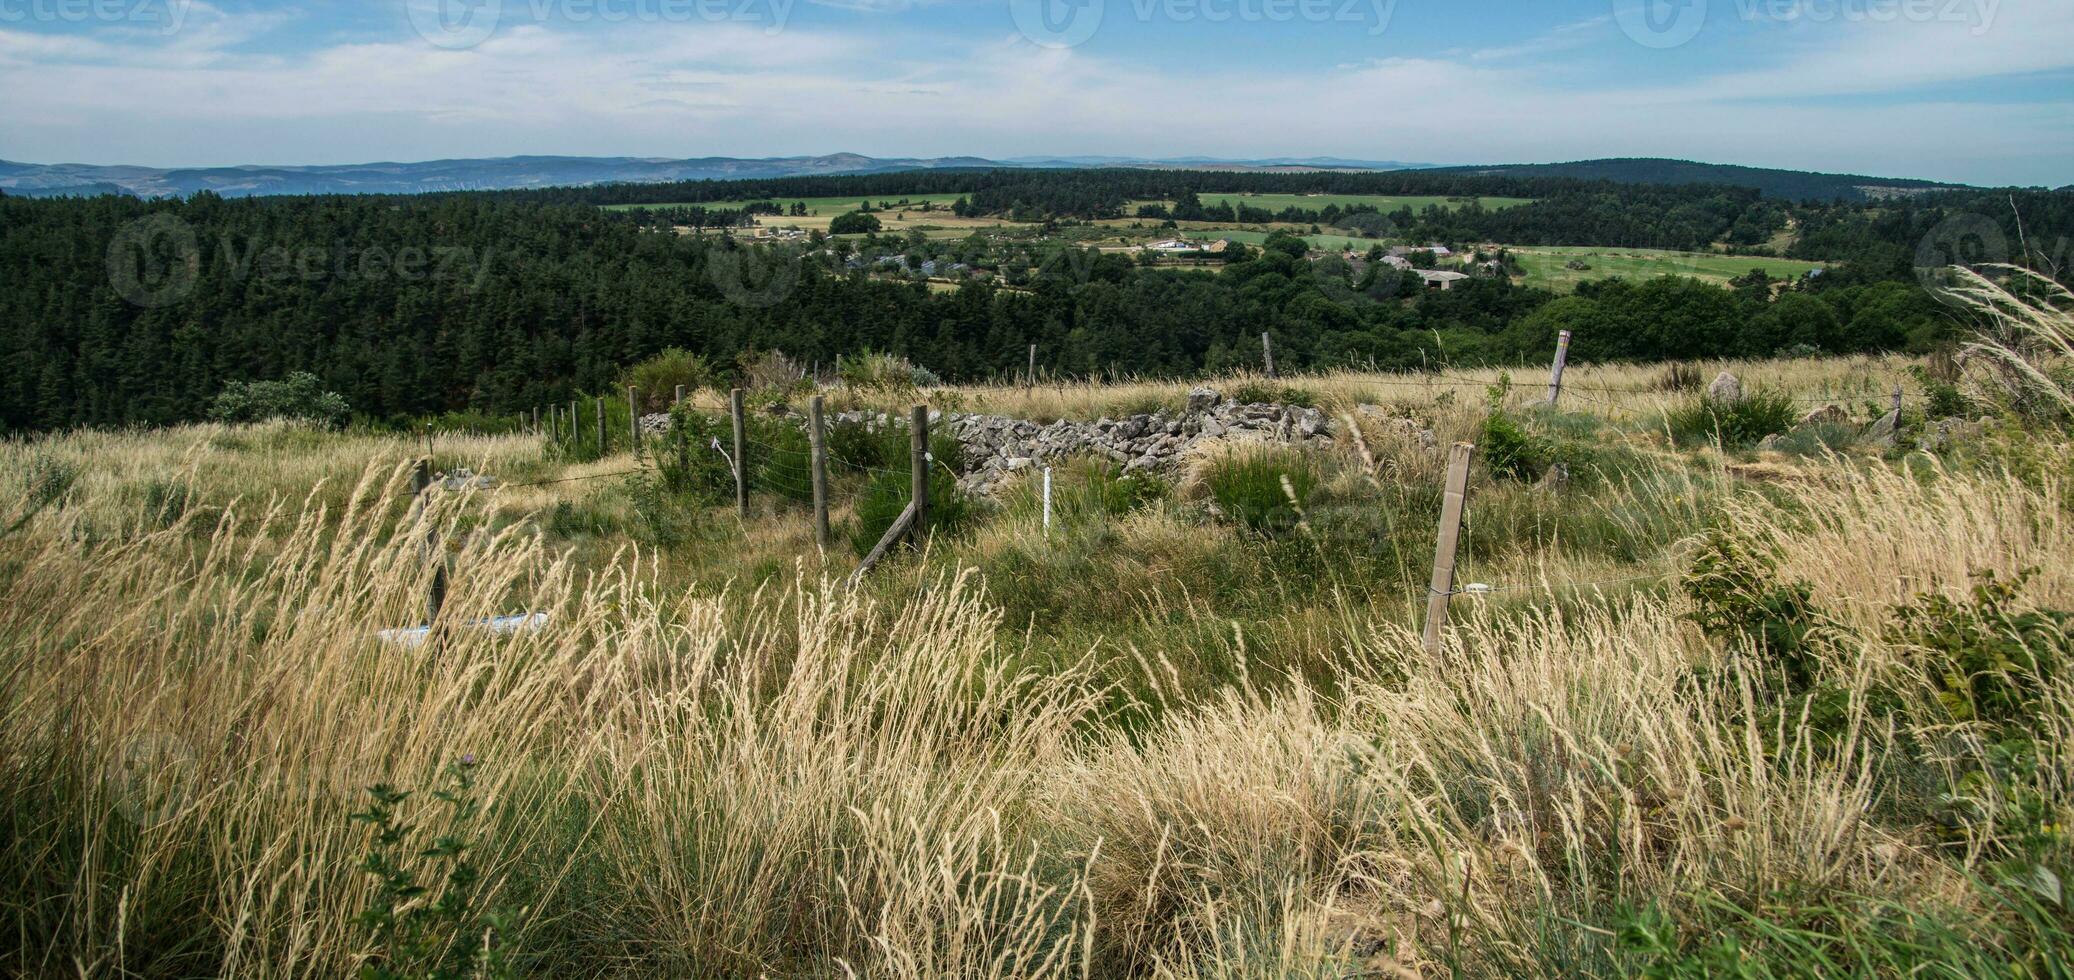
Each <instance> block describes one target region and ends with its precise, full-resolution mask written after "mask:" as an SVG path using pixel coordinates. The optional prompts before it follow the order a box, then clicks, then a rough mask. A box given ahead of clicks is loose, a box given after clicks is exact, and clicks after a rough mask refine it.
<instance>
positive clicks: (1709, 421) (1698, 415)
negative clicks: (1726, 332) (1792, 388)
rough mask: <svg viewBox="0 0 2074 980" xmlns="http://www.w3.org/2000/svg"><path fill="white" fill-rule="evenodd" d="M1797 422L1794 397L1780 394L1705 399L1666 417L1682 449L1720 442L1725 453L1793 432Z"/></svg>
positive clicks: (1675, 409) (1765, 393) (1759, 391)
mask: <svg viewBox="0 0 2074 980" xmlns="http://www.w3.org/2000/svg"><path fill="white" fill-rule="evenodd" d="M1795 421H1797V413H1796V412H1795V411H1794V405H1793V399H1792V397H1790V396H1788V395H1785V394H1783V393H1780V392H1776V391H1765V390H1758V391H1753V392H1751V393H1749V394H1747V395H1744V396H1743V397H1742V398H1740V399H1737V400H1736V401H1733V402H1721V401H1715V400H1714V399H1712V398H1708V397H1706V396H1704V395H1702V396H1700V397H1697V398H1694V399H1692V400H1691V401H1688V402H1686V403H1685V404H1683V405H1680V406H1678V407H1676V408H1673V409H1671V410H1670V411H1668V412H1665V413H1664V427H1665V428H1666V429H1669V430H1670V433H1671V438H1672V440H1673V441H1675V442H1676V443H1677V444H1678V445H1680V446H1697V445H1705V444H1707V443H1710V442H1714V441H1716V440H1718V441H1719V442H1720V443H1721V445H1722V447H1723V448H1725V449H1742V448H1746V447H1749V446H1753V445H1756V444H1757V442H1758V441H1759V440H1761V439H1763V438H1764V437H1765V436H1769V435H1778V434H1780V433H1784V432H1786V431H1787V430H1789V429H1791V428H1793V423H1794V422H1795Z"/></svg>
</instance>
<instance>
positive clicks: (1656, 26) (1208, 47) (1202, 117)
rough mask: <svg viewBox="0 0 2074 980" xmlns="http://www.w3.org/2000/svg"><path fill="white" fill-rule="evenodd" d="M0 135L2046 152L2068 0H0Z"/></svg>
mask: <svg viewBox="0 0 2074 980" xmlns="http://www.w3.org/2000/svg"><path fill="white" fill-rule="evenodd" d="M0 93H5V95H4V97H0V159H7V160H14V161H20V162H32V163H61V162H64V163H95V164H136V165H144V166H224V165H234V164H276V165H280V164H314V163H334V164H335V163H358V162H369V161H379V160H429V159H441V158H456V157H496V156H510V155H518V154H567V155H577V156H653V157H694V156H744V157H769V156H791V155H806V154H823V153H835V152H854V153H864V154H869V155H872V156H924V157H927V156H947V155H972V156H983V157H990V158H996V159H1001V158H1012V157H1024V156H1067V155H1113V156H1128V157H1144V158H1172V157H1179V156H1208V157H1220V158H1260V157H1284V156H1289V157H1311V156H1333V157H1343V158H1353V159H1363V160H1400V161H1410V162H1424V163H1442V164H1475V163H1524V162H1547V161H1558V160H1576V159H1588V158H1597V157H1616V156H1664V157H1678V158H1684V159H1695V160H1704V161H1708V162H1715V163H1736V164H1745V165H1751V166H1768V167H1783V168H1790V169H1804V170H1822V171H1833V172H1848V173H1867V174H1874V175H1879V176H1889V177H1920V178H1929V179H1935V180H1951V181H1960V182H1967V183H1977V184H1995V185H2000V184H2021V185H2040V184H2042V185H2047V186H2055V187H2057V186H2063V185H2066V184H2069V183H2074V0H1597V2H1593V0H290V2H276V0H0Z"/></svg>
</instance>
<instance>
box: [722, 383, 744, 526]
mask: <svg viewBox="0 0 2074 980" xmlns="http://www.w3.org/2000/svg"><path fill="white" fill-rule="evenodd" d="M727 410H728V414H730V415H732V416H733V417H734V424H735V425H734V428H735V509H736V510H737V511H739V512H740V513H741V515H742V516H743V517H748V516H749V456H748V453H747V447H748V444H749V419H748V417H747V416H746V415H744V414H743V412H742V389H740V388H736V389H734V390H733V391H730V392H728V393H727Z"/></svg>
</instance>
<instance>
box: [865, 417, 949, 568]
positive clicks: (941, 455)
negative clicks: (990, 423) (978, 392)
mask: <svg viewBox="0 0 2074 980" xmlns="http://www.w3.org/2000/svg"><path fill="white" fill-rule="evenodd" d="M901 432H902V438H903V439H905V438H906V430H905V429H903V430H901ZM930 452H931V453H932V454H933V455H935V456H936V458H937V460H939V461H940V462H947V461H949V460H951V459H953V458H955V457H956V455H957V454H958V452H959V450H958V447H957V443H956V442H955V441H954V440H951V439H949V438H944V437H939V438H936V439H932V440H931V441H930ZM913 496H914V477H913V476H912V475H911V474H909V473H906V472H883V473H879V474H877V475H875V476H873V477H872V479H871V481H870V482H869V483H866V484H865V486H864V491H863V493H861V494H859V495H858V497H857V524H856V527H855V528H854V529H853V530H852V531H851V534H850V544H851V546H852V547H854V548H856V549H857V554H859V555H867V554H870V553H871V549H872V547H873V546H874V545H876V544H878V543H879V539H880V538H882V537H885V535H886V529H887V528H890V527H892V526H893V522H894V521H896V520H899V519H900V513H901V511H904V510H906V509H907V505H908V503H909V501H910V500H912V499H913ZM976 511H977V504H976V503H975V501H973V499H972V498H971V497H970V496H968V495H967V494H966V493H965V491H963V490H960V489H959V488H958V478H957V476H956V475H955V474H953V473H952V472H951V471H950V470H949V469H948V468H947V467H946V466H943V465H937V466H931V467H930V468H929V526H928V528H927V531H926V532H925V533H927V534H955V533H957V532H959V531H961V530H963V529H964V528H965V526H966V525H967V524H969V523H970V522H971V520H972V518H973V517H974V516H975V514H976Z"/></svg>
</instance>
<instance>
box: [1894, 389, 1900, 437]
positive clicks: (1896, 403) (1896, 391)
mask: <svg viewBox="0 0 2074 980" xmlns="http://www.w3.org/2000/svg"><path fill="white" fill-rule="evenodd" d="M1894 425H1895V427H1896V428H1899V427H1900V425H1901V382H1899V381H1896V382H1894Z"/></svg>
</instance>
